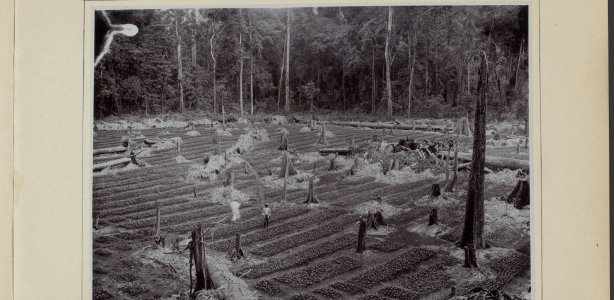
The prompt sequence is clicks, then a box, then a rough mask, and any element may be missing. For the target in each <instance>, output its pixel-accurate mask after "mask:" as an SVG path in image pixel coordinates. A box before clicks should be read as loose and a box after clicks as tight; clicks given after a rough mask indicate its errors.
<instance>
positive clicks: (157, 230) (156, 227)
mask: <svg viewBox="0 0 614 300" xmlns="http://www.w3.org/2000/svg"><path fill="white" fill-rule="evenodd" d="M152 233H153V236H154V237H155V239H156V240H157V239H158V238H159V237H160V205H159V204H157V203H156V223H155V224H154V228H153V230H152ZM157 243H158V242H156V244H157Z"/></svg>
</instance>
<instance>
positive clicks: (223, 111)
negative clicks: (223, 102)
mask: <svg viewBox="0 0 614 300" xmlns="http://www.w3.org/2000/svg"><path fill="white" fill-rule="evenodd" d="M222 129H223V130H224V131H226V111H225V110H224V106H222Z"/></svg>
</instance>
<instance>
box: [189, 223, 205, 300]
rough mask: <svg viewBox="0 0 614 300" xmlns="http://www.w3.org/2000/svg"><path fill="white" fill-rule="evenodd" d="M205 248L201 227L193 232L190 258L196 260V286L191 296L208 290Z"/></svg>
mask: <svg viewBox="0 0 614 300" xmlns="http://www.w3.org/2000/svg"><path fill="white" fill-rule="evenodd" d="M203 248H204V245H203V243H202V236H201V227H200V225H199V226H198V229H196V230H192V242H191V243H190V256H191V257H192V258H193V259H194V267H195V268H196V285H195V286H194V290H193V291H192V293H191V295H192V296H193V295H195V294H196V292H198V291H200V290H203V289H206V280H205V265H204V260H203ZM191 273H192V272H191V271H190V278H192V274H191Z"/></svg>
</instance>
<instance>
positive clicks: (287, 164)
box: [278, 152, 297, 178]
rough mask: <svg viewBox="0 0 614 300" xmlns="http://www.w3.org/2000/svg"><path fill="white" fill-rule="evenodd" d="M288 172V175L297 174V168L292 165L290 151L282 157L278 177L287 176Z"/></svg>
mask: <svg viewBox="0 0 614 300" xmlns="http://www.w3.org/2000/svg"><path fill="white" fill-rule="evenodd" d="M286 169H287V171H286ZM286 173H287V174H288V176H293V175H296V174H297V171H296V169H295V168H294V166H293V165H292V160H291V159H290V157H289V156H288V152H284V155H283V156H282V158H281V169H280V170H279V174H278V177H279V178H286Z"/></svg>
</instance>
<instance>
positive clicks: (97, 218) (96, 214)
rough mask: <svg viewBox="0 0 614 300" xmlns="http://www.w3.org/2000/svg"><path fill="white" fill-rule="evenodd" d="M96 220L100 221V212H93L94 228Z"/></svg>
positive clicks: (96, 227) (96, 223)
mask: <svg viewBox="0 0 614 300" xmlns="http://www.w3.org/2000/svg"><path fill="white" fill-rule="evenodd" d="M98 221H100V214H99V213H95V214H94V229H96V230H98Z"/></svg>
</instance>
